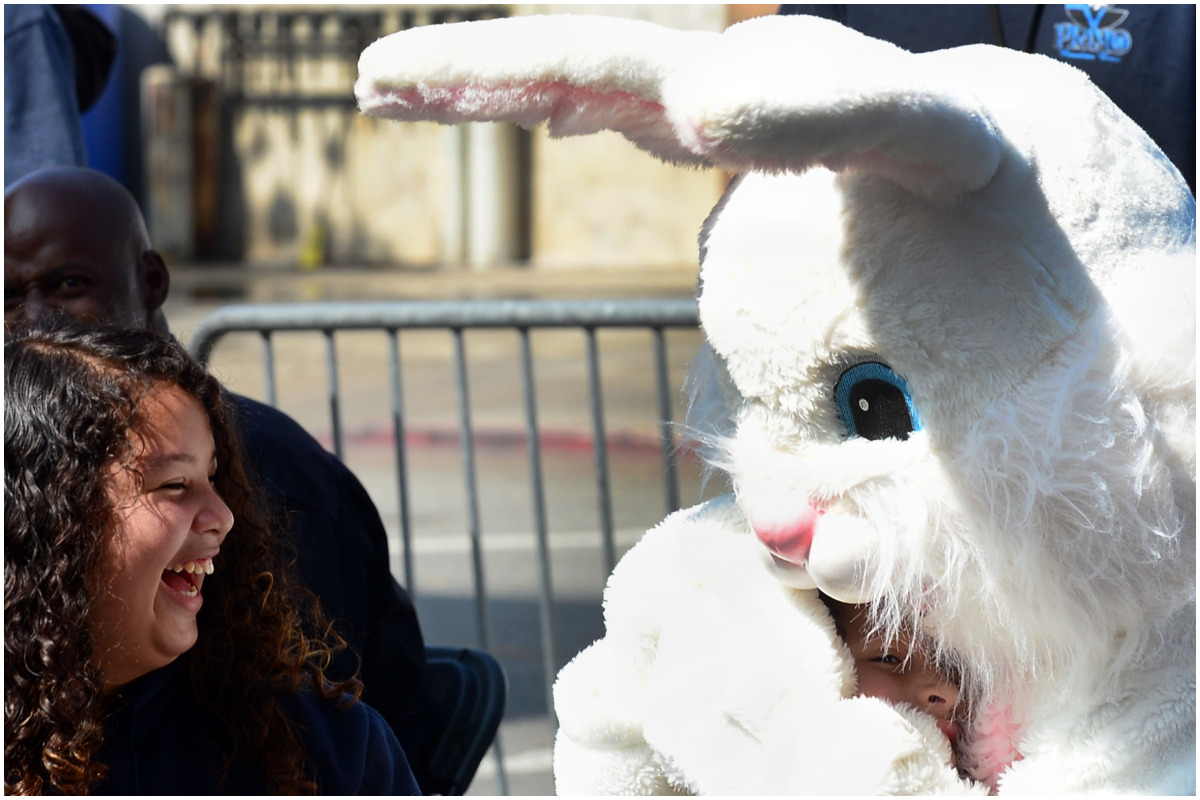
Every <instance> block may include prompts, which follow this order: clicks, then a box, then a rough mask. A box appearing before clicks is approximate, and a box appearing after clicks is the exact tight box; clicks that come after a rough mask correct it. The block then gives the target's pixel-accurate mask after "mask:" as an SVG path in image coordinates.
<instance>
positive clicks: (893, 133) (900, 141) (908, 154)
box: [663, 17, 1004, 198]
mask: <svg viewBox="0 0 1200 800" xmlns="http://www.w3.org/2000/svg"><path fill="white" fill-rule="evenodd" d="M938 63H940V62H938V61H936V60H934V59H928V58H926V57H925V56H923V55H914V54H912V53H909V52H906V51H904V50H901V49H900V48H898V47H896V46H894V45H891V44H889V43H886V42H883V41H880V40H877V39H871V38H869V37H866V36H863V35H862V34H859V33H857V32H855V31H852V30H850V29H848V28H844V27H842V26H841V25H838V24H836V23H833V22H830V21H828V20H824V19H818V18H815V17H764V18H759V19H753V20H749V21H747V22H743V23H740V24H738V25H735V26H733V27H732V28H730V29H729V30H727V31H726V32H725V33H724V34H723V35H722V36H721V37H720V43H719V46H717V47H716V48H714V49H713V50H711V51H710V52H708V53H707V54H706V55H705V58H702V59H696V60H695V61H693V62H692V63H690V64H689V65H688V66H687V68H685V69H681V70H678V71H677V72H675V73H674V74H673V75H672V76H671V78H670V79H669V80H668V81H667V84H666V85H665V86H664V89H663V93H664V97H665V105H666V106H667V108H668V109H669V112H670V114H671V116H672V119H673V121H674V123H675V127H676V129H677V130H678V131H679V136H680V137H681V139H683V141H684V143H685V144H686V145H687V146H688V147H690V148H691V149H692V150H694V151H696V152H697V153H699V154H701V155H704V156H706V157H707V158H708V159H709V160H711V161H712V162H713V163H716V164H720V165H721V166H724V167H727V168H730V169H733V170H735V171H747V170H765V171H777V170H786V171H792V172H800V171H803V170H805V169H808V168H809V167H812V166H815V165H821V166H824V167H827V168H829V169H833V170H835V171H841V170H863V171H869V172H873V173H877V174H881V175H883V176H884V177H886V178H888V179H890V180H892V181H894V182H896V183H898V184H900V185H901V186H903V187H904V188H906V189H908V190H910V191H913V192H916V193H918V194H922V195H925V196H927V197H935V198H936V197H948V196H954V195H957V194H959V193H961V192H964V191H971V190H973V189H977V188H980V187H981V186H983V185H984V184H986V183H987V182H988V181H989V180H990V179H991V177H992V175H993V174H994V173H995V171H996V169H997V167H998V165H999V163H1000V159H1001V154H1002V153H1003V151H1004V142H1003V139H1002V137H1001V136H1000V134H999V133H998V131H997V129H996V127H995V125H994V124H993V122H992V120H991V119H990V118H989V116H988V115H987V113H986V112H985V111H984V110H983V109H982V107H981V106H980V105H979V103H978V101H977V100H976V99H975V97H974V96H973V94H971V93H970V92H969V91H962V90H956V89H955V88H954V87H955V85H956V82H957V76H955V75H953V74H947V73H946V72H941V71H938V70H937V69H936V65H937V64H938Z"/></svg>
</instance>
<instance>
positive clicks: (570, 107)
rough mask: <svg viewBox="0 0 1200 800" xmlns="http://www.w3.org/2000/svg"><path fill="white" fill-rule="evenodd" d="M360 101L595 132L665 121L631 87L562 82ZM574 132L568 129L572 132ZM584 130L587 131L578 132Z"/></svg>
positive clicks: (376, 107) (412, 115)
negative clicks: (578, 124)
mask: <svg viewBox="0 0 1200 800" xmlns="http://www.w3.org/2000/svg"><path fill="white" fill-rule="evenodd" d="M360 105H361V106H362V108H363V110H364V111H365V112H367V113H369V114H371V115H372V116H378V117H386V118H389V119H432V120H434V121H437V122H443V123H455V122H487V121H497V122H516V123H519V124H522V125H536V124H538V123H541V122H545V121H549V122H550V124H551V125H552V126H555V125H557V124H559V123H560V121H561V120H583V119H587V120H589V126H588V127H589V130H588V131H587V132H589V133H590V132H593V131H596V130H602V129H605V128H611V129H614V130H621V129H622V124H623V123H624V124H628V121H630V120H637V119H639V118H641V119H644V120H645V121H646V122H647V123H652V122H653V121H654V120H661V119H662V116H663V107H662V104H661V103H658V102H656V101H653V100H647V99H646V98H644V97H640V96H638V95H635V94H633V93H631V92H625V91H615V90H614V91H600V90H596V89H590V88H587V87H583V86H575V85H572V84H568V83H563V82H561V81H540V82H536V83H509V84H498V85H482V84H459V85H456V86H448V87H439V86H426V87H421V86H416V87H413V88H408V89H399V90H397V89H374V88H372V89H371V90H369V91H368V92H366V93H364V96H363V97H362V98H361V101H360ZM573 132H575V131H568V132H567V133H573ZM580 132H583V131H580Z"/></svg>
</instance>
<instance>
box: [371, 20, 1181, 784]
mask: <svg viewBox="0 0 1200 800" xmlns="http://www.w3.org/2000/svg"><path fill="white" fill-rule="evenodd" d="M359 73H360V75H359V80H358V83H357V84H356V87H355V88H356V93H357V95H358V100H359V104H360V107H361V108H362V110H363V111H364V112H366V113H368V114H372V115H377V116H382V117H390V118H395V119H433V120H437V121H441V122H446V123H453V122H462V121H472V120H510V121H514V122H517V123H520V124H523V125H527V126H530V125H535V124H538V123H540V122H543V121H548V122H549V124H550V130H551V133H552V134H553V135H560V136H565V135H578V134H586V133H591V132H594V131H597V130H601V129H613V130H617V131H619V132H621V133H622V134H624V135H625V136H626V137H627V138H629V139H630V140H631V141H633V142H634V143H635V144H636V145H638V146H639V147H642V148H644V149H646V150H648V151H650V152H651V153H654V154H655V155H657V156H659V157H660V158H663V159H664V160H667V161H671V162H677V163H684V164H694V165H716V166H720V167H722V168H725V169H729V170H733V171H737V172H740V173H742V174H741V175H740V176H739V178H738V179H737V180H736V181H734V183H733V185H732V186H731V187H730V190H729V191H728V192H727V193H726V195H725V197H724V198H723V199H722V200H721V202H720V203H719V204H718V206H717V207H716V209H714V211H713V213H712V215H711V216H710V218H709V220H708V222H707V223H706V225H705V227H704V231H703V233H702V236H701V283H702V287H701V294H700V312H701V320H702V324H703V327H704V331H705V334H706V337H707V340H708V347H709V351H708V353H707V354H706V357H704V358H701V359H698V362H697V376H696V377H697V383H698V386H699V389H698V398H699V399H698V403H697V406H696V408H697V410H698V411H699V412H702V413H699V414H698V416H697V419H696V424H697V425H701V426H702V427H703V429H704V431H705V435H706V437H707V441H708V442H709V444H710V445H711V461H712V463H713V465H714V466H715V467H716V468H718V469H722V470H725V471H726V472H727V473H728V474H729V475H730V477H731V479H732V483H733V486H734V487H735V493H734V495H732V496H730V497H726V498H721V499H719V500H715V501H712V502H710V503H708V504H705V505H702V506H700V507H697V508H693V509H689V510H686V511H682V512H679V513H677V514H675V515H672V516H671V517H669V518H667V519H666V520H665V521H664V522H663V523H662V524H660V525H659V526H658V527H657V528H655V529H654V530H652V531H650V532H649V533H647V534H646V536H645V537H644V538H643V540H642V541H641V542H640V543H639V544H638V545H637V546H636V547H635V548H634V549H633V550H632V551H630V552H629V553H628V554H627V555H626V557H625V558H624V559H623V560H622V561H621V563H620V564H619V565H618V566H617V568H616V570H615V571H614V572H613V575H612V576H611V578H610V581H609V585H608V588H607V590H606V593H605V621H606V625H607V634H606V636H605V638H604V639H602V640H600V641H598V642H596V643H595V644H593V645H592V646H591V647H590V648H588V649H587V650H585V651H584V652H583V653H581V654H580V655H579V656H578V657H577V658H576V659H575V660H574V661H573V662H571V663H570V664H569V665H567V667H565V668H564V669H563V671H562V673H561V674H560V675H559V679H558V683H557V685H556V688H555V702H556V710H557V712H558V715H559V718H560V721H561V729H560V731H559V737H558V741H557V743H556V751H555V776H556V782H557V788H558V791H559V793H560V794H598V793H612V794H656V793H658V794H661V793H686V792H690V793H705V794H722V793H726V794H728V793H735V794H760V793H789V794H804V793H819V794H827V793H848V794H869V793H885V794H911V793H942V792H951V793H986V792H987V791H988V790H989V789H991V790H992V791H996V792H999V793H1001V794H1009V793H1011V794H1048V793H1058V792H1079V791H1097V792H1134V793H1151V794H1174V793H1181V794H1193V793H1194V792H1195V753H1196V746H1195V677H1196V666H1195V654H1196V650H1195V528H1196V525H1195V436H1194V434H1195V418H1194V417H1195V379H1194V355H1195V310H1194V287H1195V202H1194V200H1193V198H1192V197H1191V195H1190V193H1189V192H1188V190H1187V187H1186V184H1185V183H1184V181H1183V180H1182V178H1181V177H1180V176H1179V174H1178V172H1177V170H1175V169H1174V167H1173V166H1171V165H1170V164H1169V163H1168V162H1167V161H1166V159H1165V158H1164V156H1163V155H1162V153H1161V152H1160V151H1159V150H1158V149H1157V148H1156V147H1155V146H1154V144H1153V143H1152V142H1151V141H1150V140H1149V139H1148V138H1147V137H1146V136H1145V134H1144V133H1143V132H1142V131H1141V130H1140V129H1138V128H1137V127H1136V126H1135V125H1134V124H1133V123H1132V122H1130V121H1129V120H1128V119H1127V118H1126V117H1125V116H1124V115H1123V114H1122V113H1121V112H1120V111H1119V110H1118V109H1117V108H1116V107H1115V106H1113V105H1112V104H1111V103H1110V102H1109V101H1108V100H1107V99H1106V98H1105V97H1104V96H1103V95H1102V94H1101V93H1100V92H1099V91H1098V90H1097V89H1095V87H1093V86H1092V85H1091V84H1090V82H1088V80H1087V79H1086V78H1085V77H1084V76H1083V75H1082V73H1080V72H1078V71H1077V70H1074V69H1073V68H1071V67H1067V66H1064V65H1061V64H1058V63H1055V62H1053V61H1051V60H1049V59H1045V58H1042V57H1040V56H1030V55H1025V54H1020V53H1014V52H1011V51H1007V50H1001V49H997V48H993V47H989V46H975V47H964V48H958V49H953V50H945V51H939V52H935V53H927V54H922V55H914V54H910V53H907V52H905V51H903V50H900V49H899V48H896V47H894V46H892V45H889V44H886V43H884V42H880V41H877V40H873V39H869V38H867V37H864V36H861V35H859V34H857V33H854V32H852V31H850V30H848V29H845V28H843V27H841V26H839V25H837V24H835V23H831V22H827V21H825V20H818V19H813V18H806V17H768V18H760V19H755V20H751V21H748V22H745V23H741V24H739V25H736V26H734V27H732V28H730V29H729V30H727V31H726V32H724V33H722V34H714V33H706V32H684V31H677V30H671V29H667V28H663V27H660V26H656V25H653V24H650V23H645V22H640V21H635V20H622V19H612V18H589V17H571V16H561V17H524V18H513V19H507V20H494V21H488V22H477V23H461V24H457V25H447V26H437V27H430V28H417V29H413V30H410V31H405V32H402V33H399V34H394V35H393V36H389V37H386V38H384V39H382V40H380V41H379V42H376V43H375V44H374V45H372V46H371V47H369V48H368V49H367V50H366V51H364V53H363V55H362V58H361V60H360V63H359ZM818 588H819V589H820V590H822V591H824V592H825V593H827V594H829V595H831V596H833V597H836V598H838V599H841V600H844V601H848V602H870V603H872V604H873V607H874V608H875V610H876V611H877V614H878V616H879V619H880V621H881V623H882V624H883V625H884V627H885V628H886V629H887V630H888V631H891V632H895V631H897V630H899V628H900V626H901V625H902V624H904V623H905V622H906V620H907V621H908V622H909V623H910V624H916V625H917V626H919V628H920V629H921V631H922V632H923V633H924V634H925V635H926V636H927V637H928V638H929V640H930V641H931V642H932V646H933V647H934V648H936V650H937V652H938V654H940V655H942V656H945V657H949V658H953V659H955V660H956V661H957V663H959V664H961V665H962V668H963V671H964V673H963V674H964V675H965V676H966V685H965V687H964V689H965V690H966V691H967V693H968V695H969V696H970V698H971V707H972V709H973V717H972V720H971V723H970V734H969V741H967V742H966V745H965V750H964V753H963V761H964V764H965V765H967V766H969V768H970V775H971V777H972V778H974V779H975V780H973V781H972V780H967V779H965V778H960V777H959V775H958V774H957V773H956V771H955V770H954V769H953V768H951V767H950V766H949V759H950V753H949V748H948V745H947V743H946V740H945V738H944V737H942V736H941V734H940V733H939V732H938V730H937V728H936V727H935V726H934V725H933V723H932V720H931V718H929V717H927V716H926V715H924V714H922V713H919V712H917V711H915V710H914V709H911V708H907V707H893V706H891V705H889V704H887V703H886V702H884V701H882V700H877V699H873V698H853V697H852V695H853V694H854V691H855V687H854V675H853V667H852V662H851V661H850V659H849V655H848V653H847V651H846V650H845V647H844V645H843V644H842V643H841V642H840V640H839V639H837V637H836V635H835V633H834V628H833V623H832V621H831V619H830V617H829V615H828V613H827V612H826V611H825V608H824V606H823V604H822V603H821V601H820V600H819V598H818V597H817V592H816V589H818Z"/></svg>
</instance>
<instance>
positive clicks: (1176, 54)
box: [780, 3, 1196, 194]
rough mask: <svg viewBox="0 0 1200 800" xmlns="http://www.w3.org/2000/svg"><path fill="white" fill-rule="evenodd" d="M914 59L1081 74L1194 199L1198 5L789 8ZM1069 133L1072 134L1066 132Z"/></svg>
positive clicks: (786, 7)
mask: <svg viewBox="0 0 1200 800" xmlns="http://www.w3.org/2000/svg"><path fill="white" fill-rule="evenodd" d="M780 13H782V14H811V15H813V16H818V17H825V18H827V19H832V20H836V21H837V22H840V23H842V24H843V25H846V26H847V27H849V28H853V29H854V30H856V31H859V32H860V33H865V34H866V35H867V36H871V37H874V38H876V39H883V40H885V41H888V42H892V43H893V44H896V45H899V46H900V47H903V48H904V49H905V50H909V51H911V52H914V53H924V52H927V51H930V50H943V49H945V48H948V47H959V46H961V45H967V44H998V45H1001V46H1005V47H1010V48H1013V49H1016V50H1026V51H1028V52H1033V53H1041V54H1042V55H1046V56H1050V57H1051V58H1054V59H1056V60H1058V61H1063V62H1066V63H1069V64H1071V65H1072V66H1075V67H1078V68H1079V69H1081V70H1083V71H1084V72H1086V73H1087V75H1088V77H1089V78H1091V79H1092V82H1093V83H1095V84H1096V85H1097V86H1098V87H1100V89H1101V90H1103V91H1104V92H1105V93H1106V94H1107V95H1108V96H1109V97H1110V98H1111V99H1112V101H1113V102H1114V103H1116V104H1117V106H1118V107H1120V109H1121V110H1122V111H1124V112H1125V113H1126V114H1127V115H1129V117H1130V119H1132V120H1133V121H1134V122H1136V123H1137V124H1138V125H1140V126H1141V127H1142V130H1144V131H1145V132H1146V133H1147V134H1149V136H1150V138H1151V139H1153V140H1154V141H1155V143H1156V144H1157V145H1158V146H1159V147H1160V148H1162V151H1163V152H1164V153H1166V154H1167V158H1169V159H1171V163H1173V164H1174V165H1175V166H1176V167H1178V168H1179V171H1180V172H1181V173H1182V174H1183V177H1184V179H1185V180H1186V181H1187V183H1188V186H1189V187H1191V189H1192V194H1195V193H1196V6H1195V5H1194V4H1192V3H1184V4H1179V5H1151V4H1144V5H1143V4H1139V3H1130V4H1128V5H1125V6H1116V5H1109V6H1103V7H1101V8H1098V9H1096V10H1092V8H1091V7H1090V6H1088V5H1082V4H1065V5H1060V4H1056V5H1015V4H1000V5H975V4H950V5H867V4H857V3H856V4H848V5H784V6H781V7H780ZM997 23H998V24H997ZM1068 135H1069V134H1068Z"/></svg>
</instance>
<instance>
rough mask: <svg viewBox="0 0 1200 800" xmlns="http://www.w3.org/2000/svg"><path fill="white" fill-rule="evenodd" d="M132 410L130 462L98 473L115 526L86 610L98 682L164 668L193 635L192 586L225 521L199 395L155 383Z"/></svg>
mask: <svg viewBox="0 0 1200 800" xmlns="http://www.w3.org/2000/svg"><path fill="white" fill-rule="evenodd" d="M138 412H139V419H140V422H139V424H138V426H137V429H136V430H134V431H130V432H129V434H128V436H129V438H130V441H131V443H132V446H133V459H132V463H131V464H126V465H122V464H113V465H112V466H111V467H110V473H109V475H108V478H107V484H108V485H107V489H108V493H109V497H110V499H111V501H112V503H113V509H114V513H113V517H114V525H113V530H112V532H111V537H110V539H109V541H108V544H107V547H106V548H105V552H104V555H103V560H102V562H101V573H100V574H101V584H102V587H103V588H102V590H101V591H100V592H99V597H97V598H95V600H94V602H93V604H92V608H91V610H90V612H89V616H88V622H89V625H90V627H91V630H92V636H93V639H94V641H95V658H96V663H97V665H98V666H99V668H100V673H101V677H102V679H103V682H104V686H105V688H107V689H112V688H117V687H119V686H122V685H124V684H125V683H128V682H129V681H131V680H133V679H134V678H137V677H139V676H141V675H144V674H146V673H148V672H151V671H152V670H155V669H158V668H159V667H163V666H166V665H167V664H169V663H171V662H172V661H174V660H175V659H176V658H177V657H179V655H181V654H182V653H184V652H185V651H186V650H188V648H190V647H191V646H192V645H194V644H195V643H196V638H197V636H198V629H197V624H196V614H197V613H198V612H199V611H200V606H201V605H202V604H203V602H204V596H203V594H201V588H202V587H203V584H204V580H205V576H206V575H207V574H211V572H212V564H213V557H214V556H216V555H217V552H218V551H219V550H220V547H221V543H222V542H223V541H224V539H225V535H226V534H227V533H229V530H230V528H231V527H232V526H233V514H232V512H231V511H230V510H229V507H228V506H226V505H225V502H224V501H223V500H222V499H221V497H220V496H219V495H218V494H217V492H216V489H215V488H214V487H213V484H212V478H213V476H214V475H215V474H216V470H217V463H216V452H215V446H214V442H213V435H212V430H211V428H210V427H209V422H208V416H207V415H206V414H205V412H204V408H203V407H202V406H201V405H200V402H199V401H198V400H197V399H196V398H195V397H193V396H191V395H190V394H188V393H186V392H184V391H183V390H182V389H180V388H178V387H176V386H171V385H159V386H156V387H154V388H153V389H151V391H150V392H149V393H148V394H147V395H146V396H145V397H144V398H143V399H142V401H141V403H140V404H139V407H138ZM139 475H140V478H139Z"/></svg>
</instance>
